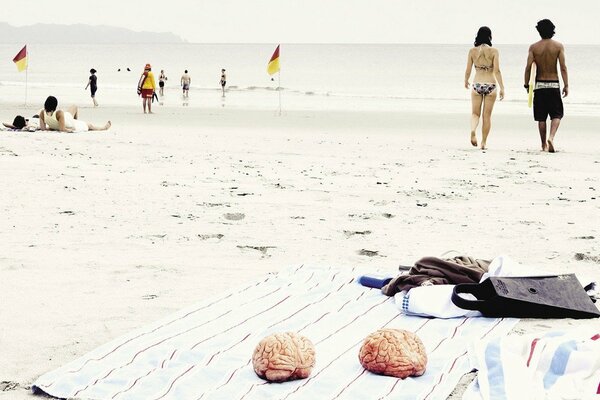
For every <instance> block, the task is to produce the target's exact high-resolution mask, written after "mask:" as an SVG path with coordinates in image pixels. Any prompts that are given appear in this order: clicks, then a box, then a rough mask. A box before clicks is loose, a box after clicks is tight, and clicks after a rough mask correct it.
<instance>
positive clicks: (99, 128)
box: [87, 121, 112, 131]
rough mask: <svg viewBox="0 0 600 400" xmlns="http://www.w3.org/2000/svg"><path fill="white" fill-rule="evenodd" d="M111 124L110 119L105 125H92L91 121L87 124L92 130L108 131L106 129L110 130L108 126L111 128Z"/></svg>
mask: <svg viewBox="0 0 600 400" xmlns="http://www.w3.org/2000/svg"><path fill="white" fill-rule="evenodd" d="M111 125H112V124H111V122H110V121H108V122H107V123H106V124H104V126H95V125H92V124H89V123H88V124H87V126H88V129H89V130H90V131H106V130H108V128H110V126H111Z"/></svg>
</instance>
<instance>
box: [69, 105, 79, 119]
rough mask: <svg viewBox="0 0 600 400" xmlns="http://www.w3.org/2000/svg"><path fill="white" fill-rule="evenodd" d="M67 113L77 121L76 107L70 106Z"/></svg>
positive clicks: (77, 111) (77, 109)
mask: <svg viewBox="0 0 600 400" xmlns="http://www.w3.org/2000/svg"><path fill="white" fill-rule="evenodd" d="M67 111H68V112H69V113H71V115H72V116H73V118H75V119H77V117H78V116H79V108H77V106H70V107H69V108H68V109H67Z"/></svg>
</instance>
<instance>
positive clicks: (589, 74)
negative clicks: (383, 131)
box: [0, 44, 600, 115]
mask: <svg viewBox="0 0 600 400" xmlns="http://www.w3.org/2000/svg"><path fill="white" fill-rule="evenodd" d="M20 48H21V46H20V45H7V44H3V45H0V60H1V61H0V102H3V103H5V102H10V103H20V102H24V101H25V95H26V93H25V92H26V90H25V83H26V81H27V103H28V104H40V105H41V104H42V103H43V101H44V99H45V98H46V96H48V95H55V96H56V97H58V98H59V101H61V102H62V103H63V104H79V105H91V99H90V95H89V89H88V91H85V90H84V87H85V85H86V84H87V80H88V76H89V70H90V68H95V69H96V70H97V71H98V72H97V76H98V92H97V95H96V96H97V100H98V102H99V103H100V105H138V104H140V99H139V97H138V96H137V93H136V86H137V82H138V79H139V77H140V74H141V73H142V70H143V68H144V65H145V64H146V63H150V64H152V70H153V72H154V75H155V78H156V80H157V84H158V75H159V73H160V70H161V69H164V70H165V73H166V75H167V77H168V81H167V82H166V87H165V96H164V98H163V99H161V100H162V102H163V103H164V104H165V105H169V106H183V104H184V100H183V99H182V95H181V88H180V78H181V75H182V74H183V72H184V70H185V69H187V70H188V71H189V74H190V75H191V77H192V84H191V89H190V95H189V101H187V105H188V106H191V107H205V108H214V107H230V108H246V109H273V110H276V109H278V107H279V101H280V95H281V104H282V107H283V109H284V110H286V109H306V110H367V111H369V110H384V111H395V110H396V111H419V112H427V111H431V110H435V111H436V112H449V113H454V112H461V113H464V112H465V110H469V107H470V105H469V104H470V91H469V90H466V89H465V88H464V85H463V78H464V72H465V67H466V60H467V53H468V50H469V48H470V46H469V45H408V44H398V45H393V44H392V45H390V44H361V45H346V44H289V45H286V44H283V45H282V46H281V53H280V64H281V73H280V74H276V75H274V76H273V77H271V76H269V75H268V74H267V71H266V67H267V63H268V61H269V59H270V57H271V54H272V53H273V51H274V49H275V45H268V44H160V45H152V44H139V45H117V44H115V45H61V44H55V45H39V44H30V45H28V52H29V69H28V72H27V74H26V73H25V72H21V73H19V72H17V70H16V67H15V65H14V64H13V63H12V58H13V57H14V55H15V54H17V53H18V51H19V50H20ZM497 48H498V49H499V51H500V66H501V70H502V74H503V77H504V82H505V86H506V97H505V101H504V102H503V103H502V104H499V105H497V106H496V108H495V112H500V113H504V112H506V113H523V114H526V113H530V112H531V111H530V110H529V109H528V108H527V94H526V92H525V89H524V88H523V81H524V77H523V74H524V68H525V62H526V59H527V46H526V45H498V46H497ZM566 60H567V65H568V68H569V78H570V85H569V86H570V95H569V97H568V98H567V99H565V107H566V112H567V113H572V114H587V115H597V114H598V112H599V111H600V93H599V92H598V90H597V88H598V87H600V69H599V68H597V66H598V65H600V46H569V45H566ZM127 68H129V69H130V71H128V70H127ZM221 68H225V69H226V73H227V93H226V95H225V98H223V97H222V96H221V88H220V85H219V81H220V77H221ZM471 79H472V78H471ZM278 87H281V90H280V91H278V90H277V88H278Z"/></svg>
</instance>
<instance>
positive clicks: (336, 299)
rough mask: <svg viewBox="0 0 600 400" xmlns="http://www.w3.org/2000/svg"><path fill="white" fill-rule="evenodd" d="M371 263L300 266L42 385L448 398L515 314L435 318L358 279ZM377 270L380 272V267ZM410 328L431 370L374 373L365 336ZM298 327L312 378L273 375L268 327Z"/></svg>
mask: <svg viewBox="0 0 600 400" xmlns="http://www.w3.org/2000/svg"><path fill="white" fill-rule="evenodd" d="M364 272H366V271H364V270H363V271H360V270H358V269H352V268H345V269H336V268H327V267H325V268H323V267H319V268H316V267H314V268H311V267H307V266H300V267H295V268H291V269H287V270H285V271H283V272H280V273H278V274H275V275H269V276H266V277H263V278H262V279H260V280H259V281H257V282H254V283H252V284H249V285H247V286H246V287H242V288H239V289H237V290H232V291H231V292H229V293H224V294H222V295H221V296H219V297H218V298H215V299H212V300H210V301H206V302H203V303H201V304H198V305H196V306H194V307H191V308H189V309H186V310H183V311H181V312H179V313H177V314H176V315H174V316H172V317H170V318H167V319H164V320H162V321H159V322H157V323H155V324H153V325H150V326H148V327H145V328H143V329H140V330H137V331H135V332H133V333H131V334H129V335H126V336H124V337H121V338H119V339H116V340H114V341H113V342H111V343H108V344H106V345H104V346H101V347H99V348H97V349H96V350H94V351H92V352H90V353H88V354H86V355H85V356H83V357H81V358H79V359H78V360H75V361H73V362H71V363H70V364H67V365H65V366H63V367H61V368H59V369H57V370H55V371H52V372H49V373H47V374H45V375H43V376H42V377H40V378H39V379H38V380H37V381H36V382H35V384H34V386H33V390H34V392H45V393H47V394H50V395H52V396H56V397H61V398H72V397H74V398H77V399H103V400H105V399H115V400H126V399H148V400H159V399H178V400H187V399H191V400H200V399H202V400H208V399H227V400H238V399H239V400H242V399H244V400H248V399H289V400H294V399H319V400H321V399H445V398H446V397H447V396H448V395H449V393H450V392H451V391H452V390H453V389H454V387H455V386H456V383H457V382H458V380H459V379H460V377H461V376H462V375H463V374H464V373H465V372H468V371H469V370H470V365H469V360H468V357H467V348H468V344H469V343H470V342H473V341H475V340H481V339H484V338H488V337H495V336H497V335H504V334H506V333H507V332H508V331H509V330H510V329H511V328H512V327H513V326H514V324H515V323H516V320H514V319H493V318H456V319H452V320H442V319H427V318H421V317H415V316H407V315H404V314H401V313H399V310H398V309H397V308H396V307H395V305H394V301H393V298H392V297H386V296H384V295H382V294H381V292H380V291H379V290H378V289H369V288H366V287H363V286H360V285H359V284H358V283H357V279H356V278H357V277H358V276H359V275H360V274H361V273H364ZM369 272H370V273H373V272H378V271H373V270H370V271H369ZM384 327H390V328H402V329H407V330H410V331H413V332H416V333H417V335H418V336H419V337H420V338H421V339H422V340H423V342H424V344H425V347H426V349H427V353H428V357H429V362H428V365H427V371H426V372H425V374H424V375H423V376H421V377H418V378H409V379H405V380H400V379H396V378H392V377H387V376H378V375H374V374H371V373H369V372H366V371H365V370H364V369H363V368H362V366H361V365H360V363H359V361H358V351H359V349H360V346H361V344H362V341H363V339H364V338H365V337H366V336H367V335H368V334H369V333H371V332H374V331H376V330H378V329H380V328H384ZM282 331H295V332H299V333H300V334H303V335H305V336H307V337H308V338H309V339H310V340H311V341H312V342H313V343H314V345H315V348H316V358H317V361H316V366H315V368H314V369H313V372H312V375H311V376H310V377H309V378H308V379H304V380H299V381H293V382H286V383H267V382H265V381H263V380H261V379H260V378H258V377H257V376H256V374H255V373H254V371H253V369H252V363H251V356H252V352H253V350H254V347H255V346H256V345H257V344H258V342H259V341H260V340H261V339H262V338H263V337H264V336H266V335H269V334H271V333H274V332H282Z"/></svg>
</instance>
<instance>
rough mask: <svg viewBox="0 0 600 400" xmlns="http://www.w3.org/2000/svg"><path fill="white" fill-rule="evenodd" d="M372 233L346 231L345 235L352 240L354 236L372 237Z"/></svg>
mask: <svg viewBox="0 0 600 400" xmlns="http://www.w3.org/2000/svg"><path fill="white" fill-rule="evenodd" d="M370 234H371V231H344V235H346V237H347V238H350V237H352V236H354V235H361V236H365V235H370Z"/></svg>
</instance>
